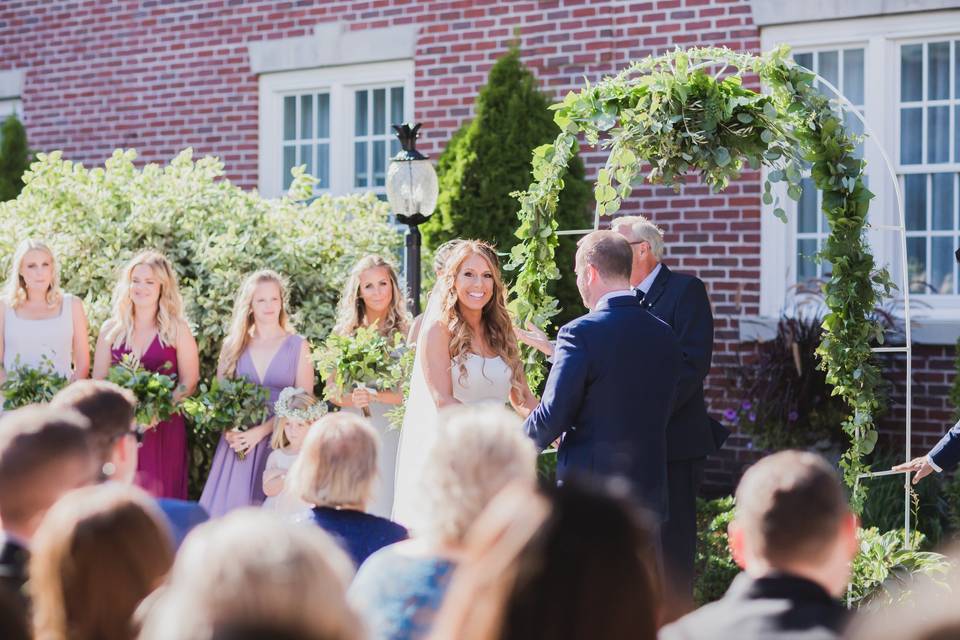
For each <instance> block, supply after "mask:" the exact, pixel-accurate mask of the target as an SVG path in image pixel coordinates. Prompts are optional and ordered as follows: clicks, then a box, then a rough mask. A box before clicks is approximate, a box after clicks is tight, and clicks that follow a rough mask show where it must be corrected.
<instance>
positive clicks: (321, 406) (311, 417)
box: [273, 387, 327, 422]
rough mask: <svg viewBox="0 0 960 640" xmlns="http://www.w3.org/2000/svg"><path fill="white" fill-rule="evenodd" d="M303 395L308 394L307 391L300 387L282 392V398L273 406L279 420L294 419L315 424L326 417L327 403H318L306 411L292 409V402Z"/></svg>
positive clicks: (288, 388)
mask: <svg viewBox="0 0 960 640" xmlns="http://www.w3.org/2000/svg"><path fill="white" fill-rule="evenodd" d="M301 394H306V391H304V390H303V389H301V388H300V387H285V388H284V389H283V391H281V392H280V397H279V398H277V401H276V402H275V403H274V404H273V414H274V415H275V416H277V417H278V418H293V419H294V420H302V421H304V422H314V421H316V420H319V419H320V418H322V417H323V416H324V415H326V413H327V404H326V403H325V402H319V401H318V402H316V403H315V404H312V405H310V406H309V407H307V408H306V409H295V408H293V407H291V406H290V400H292V399H293V398H295V397H296V396H298V395H301Z"/></svg>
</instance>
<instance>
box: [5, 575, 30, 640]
mask: <svg viewBox="0 0 960 640" xmlns="http://www.w3.org/2000/svg"><path fill="white" fill-rule="evenodd" d="M0 638H3V639H4V640H30V624H29V623H28V622H27V612H26V610H25V607H24V606H23V602H22V601H21V599H20V597H19V595H18V594H17V593H15V592H14V591H12V590H10V589H8V588H7V587H5V586H3V585H0Z"/></svg>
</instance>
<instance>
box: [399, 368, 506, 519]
mask: <svg viewBox="0 0 960 640" xmlns="http://www.w3.org/2000/svg"><path fill="white" fill-rule="evenodd" d="M464 366H465V367H466V375H461V371H460V365H459V364H453V363H452V362H451V366H450V378H451V380H452V382H453V397H455V398H456V399H457V400H459V401H460V402H462V403H464V404H477V403H483V402H496V403H498V404H501V405H503V404H506V403H507V402H508V400H509V398H510V380H511V371H510V367H508V366H507V363H506V362H504V360H503V358H500V357H499V356H498V357H495V358H484V357H483V356H479V355H476V354H470V355H469V356H467V359H466V361H465V362H464ZM436 422H437V406H436V404H435V403H434V401H433V398H432V396H431V395H430V392H429V390H428V389H427V386H426V380H425V378H424V375H423V371H422V363H421V362H420V360H419V358H418V359H417V362H416V363H415V364H414V372H413V377H412V379H411V382H410V395H409V398H408V400H407V408H406V412H405V413H404V418H403V428H402V430H401V432H400V448H399V451H398V452H397V474H396V482H395V491H396V493H395V494H394V501H393V520H394V521H396V522H399V523H400V524H402V525H404V526H406V527H408V528H412V529H416V528H417V527H418V525H419V524H420V522H421V517H422V510H423V501H422V500H421V499H420V495H421V491H420V476H421V473H422V471H423V468H424V467H425V466H426V465H427V464H429V460H428V459H427V453H428V451H429V448H430V445H431V443H432V438H433V437H435V435H436ZM469 454H470V452H469V451H465V452H464V455H469Z"/></svg>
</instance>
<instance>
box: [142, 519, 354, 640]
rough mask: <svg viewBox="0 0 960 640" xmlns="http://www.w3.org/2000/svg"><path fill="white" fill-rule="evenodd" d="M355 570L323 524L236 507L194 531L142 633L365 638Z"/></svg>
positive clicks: (164, 638) (163, 637) (175, 637)
mask: <svg viewBox="0 0 960 640" xmlns="http://www.w3.org/2000/svg"><path fill="white" fill-rule="evenodd" d="M352 575H353V569H352V565H351V562H350V559H349V558H348V557H347V555H346V554H345V553H344V552H343V551H342V550H341V549H340V548H339V547H338V546H337V543H336V542H334V540H333V539H332V538H331V537H330V536H329V535H328V534H326V533H324V532H323V531H322V530H321V529H320V528H318V527H305V526H303V525H298V524H291V523H286V522H283V521H281V520H279V519H277V518H276V516H275V514H271V513H268V512H265V511H261V510H257V509H240V510H236V511H233V512H231V513H229V514H228V515H226V516H225V517H223V518H220V519H218V520H212V521H210V522H208V523H206V524H203V525H200V526H199V527H197V528H196V529H194V530H193V531H192V532H191V533H190V535H189V536H187V539H186V540H185V541H184V544H183V546H182V547H181V548H180V552H179V554H178V555H177V560H176V563H175V565H174V567H173V572H172V574H171V578H170V581H169V585H168V587H167V588H166V589H165V591H164V592H163V593H162V595H161V596H160V597H159V599H158V601H157V602H156V604H155V606H154V607H152V608H151V611H150V613H149V615H148V616H147V620H146V622H145V625H144V631H143V634H142V635H141V638H144V639H146V640H187V639H189V640H212V639H213V638H220V637H231V636H230V635H228V634H230V633H234V632H237V630H241V629H248V630H250V629H273V630H278V631H280V632H282V633H284V634H286V636H287V637H305V638H324V639H325V640H353V639H355V638H356V639H359V638H361V637H363V634H362V628H361V623H360V621H359V619H358V618H357V616H356V614H355V613H354V612H353V610H352V609H351V608H350V606H349V605H348V604H347V602H346V596H345V592H346V588H347V585H348V584H349V582H350V580H351V578H352ZM225 634H226V635H225ZM271 637H272V636H271Z"/></svg>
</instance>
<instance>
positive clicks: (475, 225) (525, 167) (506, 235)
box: [420, 48, 592, 324]
mask: <svg viewBox="0 0 960 640" xmlns="http://www.w3.org/2000/svg"><path fill="white" fill-rule="evenodd" d="M550 103H551V100H550V99H549V98H548V96H547V95H545V94H544V93H542V92H541V91H540V90H539V89H538V87H537V80H536V78H535V77H534V75H533V73H531V71H530V70H529V69H527V68H526V67H525V66H524V65H523V63H522V62H521V61H520V54H519V51H517V49H516V48H514V49H511V50H510V52H508V53H507V54H506V55H504V56H503V57H502V58H500V59H499V60H498V61H497V62H496V64H494V65H493V67H492V68H491V69H490V77H489V79H488V81H487V84H486V85H485V86H484V87H483V88H482V89H481V90H480V94H479V95H478V96H477V106H476V114H477V115H476V117H475V118H474V119H473V120H472V121H471V122H469V123H467V124H465V125H464V126H463V127H461V128H460V129H459V130H458V131H457V132H456V133H455V134H454V135H453V137H452V138H451V139H450V142H449V143H448V144H447V147H446V149H444V151H443V153H442V154H441V155H440V158H439V160H438V163H437V173H438V178H439V183H440V195H439V198H438V201H437V209H436V211H435V212H434V214H433V216H432V217H431V218H430V220H428V221H427V222H426V223H425V224H423V225H422V226H421V227H420V229H421V231H422V233H423V238H424V242H425V243H426V245H427V246H428V247H430V248H431V249H433V248H436V247H437V246H438V245H440V244H441V243H443V242H445V241H447V240H450V239H453V238H468V239H478V240H486V241H488V242H492V243H494V244H495V245H496V247H497V251H498V252H499V253H501V254H506V253H509V251H510V249H511V247H513V245H514V244H516V242H517V238H516V237H515V236H514V232H515V231H516V229H517V227H518V226H519V221H518V219H517V211H518V210H519V203H518V202H517V201H516V200H515V199H514V198H511V197H510V193H511V192H513V191H519V190H522V189H525V188H527V186H529V184H530V182H531V179H532V176H531V172H530V159H531V156H532V153H533V150H534V149H535V148H536V147H538V146H540V145H542V144H546V143H549V142H553V140H554V139H555V138H556V136H557V134H558V133H559V130H558V129H557V125H556V124H555V123H554V121H553V112H552V111H550V110H549V106H550ZM591 200H592V193H591V189H590V185H589V184H588V183H587V182H586V181H585V180H584V167H583V162H582V161H581V160H580V158H579V157H577V156H575V157H574V158H573V160H572V161H571V162H570V165H569V167H568V171H567V175H566V178H565V187H564V190H563V192H562V193H561V196H560V203H559V207H558V208H557V222H558V224H559V228H560V229H583V228H587V227H590V226H591V223H592V215H591V213H590V212H589V210H588V204H587V203H588V202H590V201H591ZM576 241H577V238H576V237H571V236H561V238H560V245H559V246H558V247H557V252H556V260H557V265H558V266H559V268H560V272H561V274H563V277H562V279H561V280H559V281H556V282H554V283H553V287H552V288H553V291H551V293H552V294H553V295H554V296H555V297H556V298H557V299H558V300H559V303H560V307H561V309H562V311H561V314H560V315H559V316H557V317H556V318H555V319H554V320H555V321H556V322H558V324H562V323H563V322H564V321H566V320H569V319H571V318H574V317H576V316H578V315H580V314H581V313H583V312H584V309H583V305H582V302H581V300H580V294H579V293H578V292H577V286H576V276H575V275H574V273H573V259H574V255H575V253H576ZM504 275H505V277H507V278H508V279H509V278H511V275H512V274H511V273H510V272H509V271H508V272H505V274H504Z"/></svg>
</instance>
